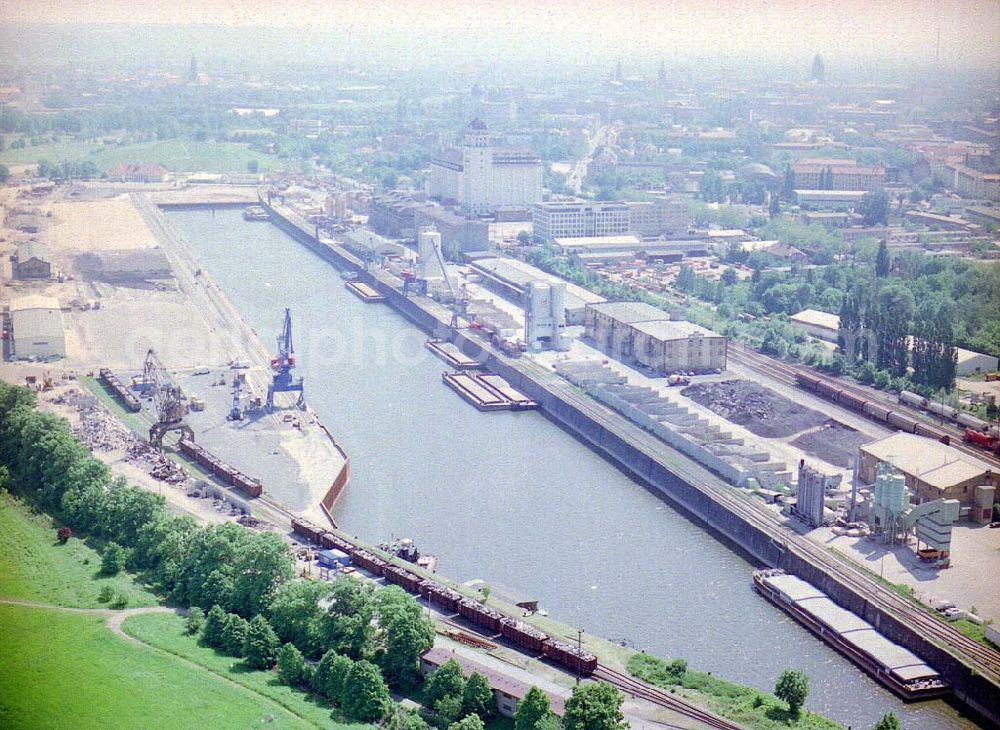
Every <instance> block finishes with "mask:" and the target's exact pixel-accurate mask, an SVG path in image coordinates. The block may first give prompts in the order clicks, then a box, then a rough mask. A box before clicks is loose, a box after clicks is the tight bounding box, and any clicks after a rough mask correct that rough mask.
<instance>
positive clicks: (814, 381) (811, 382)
mask: <svg viewBox="0 0 1000 730" xmlns="http://www.w3.org/2000/svg"><path fill="white" fill-rule="evenodd" d="M795 380H796V381H798V384H799V385H800V386H802V387H803V388H808V389H809V390H816V386H818V385H819V378H817V377H816V376H815V375H810V374H809V373H807V372H806V371H805V370H798V371H796V373H795Z"/></svg>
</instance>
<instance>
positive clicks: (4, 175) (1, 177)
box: [0, 164, 10, 184]
mask: <svg viewBox="0 0 1000 730" xmlns="http://www.w3.org/2000/svg"><path fill="white" fill-rule="evenodd" d="M8 180H10V168H9V167H7V166H6V165H2V164H0V184H3V183H5V182H7V181H8Z"/></svg>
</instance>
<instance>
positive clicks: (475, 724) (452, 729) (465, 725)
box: [448, 715, 486, 730]
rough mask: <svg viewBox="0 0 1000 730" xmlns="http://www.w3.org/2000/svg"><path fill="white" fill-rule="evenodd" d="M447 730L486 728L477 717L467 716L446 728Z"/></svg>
mask: <svg viewBox="0 0 1000 730" xmlns="http://www.w3.org/2000/svg"><path fill="white" fill-rule="evenodd" d="M448 730H486V726H485V725H484V724H483V721H482V720H481V719H480V717H479V715H469V716H468V717H463V718H462V719H461V720H459V721H458V722H453V723H452V724H451V725H449V726H448Z"/></svg>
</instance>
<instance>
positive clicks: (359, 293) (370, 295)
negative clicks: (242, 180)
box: [344, 281, 385, 304]
mask: <svg viewBox="0 0 1000 730" xmlns="http://www.w3.org/2000/svg"><path fill="white" fill-rule="evenodd" d="M344 286H346V287H347V291H349V292H351V294H353V295H354V296H356V297H357V298H358V299H360V300H361V301H363V302H367V303H369V304H371V303H374V302H384V301H385V297H384V296H382V295H381V294H379V293H378V292H377V291H375V289H373V288H372V287H370V286H368V285H367V284H365V283H364V282H361V281H347V282H346V283H345V284H344Z"/></svg>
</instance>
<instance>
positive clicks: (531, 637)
mask: <svg viewBox="0 0 1000 730" xmlns="http://www.w3.org/2000/svg"><path fill="white" fill-rule="evenodd" d="M500 633H501V635H503V636H504V637H506V638H508V639H510V640H511V641H513V642H514V643H515V644H517V645H518V646H520V647H523V648H525V649H528V650H529V651H541V650H542V645H543V644H544V643H545V642H546V641H548V638H549V635H548V634H546V633H544V632H542V631H539V630H538V629H536V628H535V627H534V626H529V625H528V624H526V623H522V622H521V621H518V620H517V619H516V618H511V617H510V616H504V617H503V618H502V619H500Z"/></svg>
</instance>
